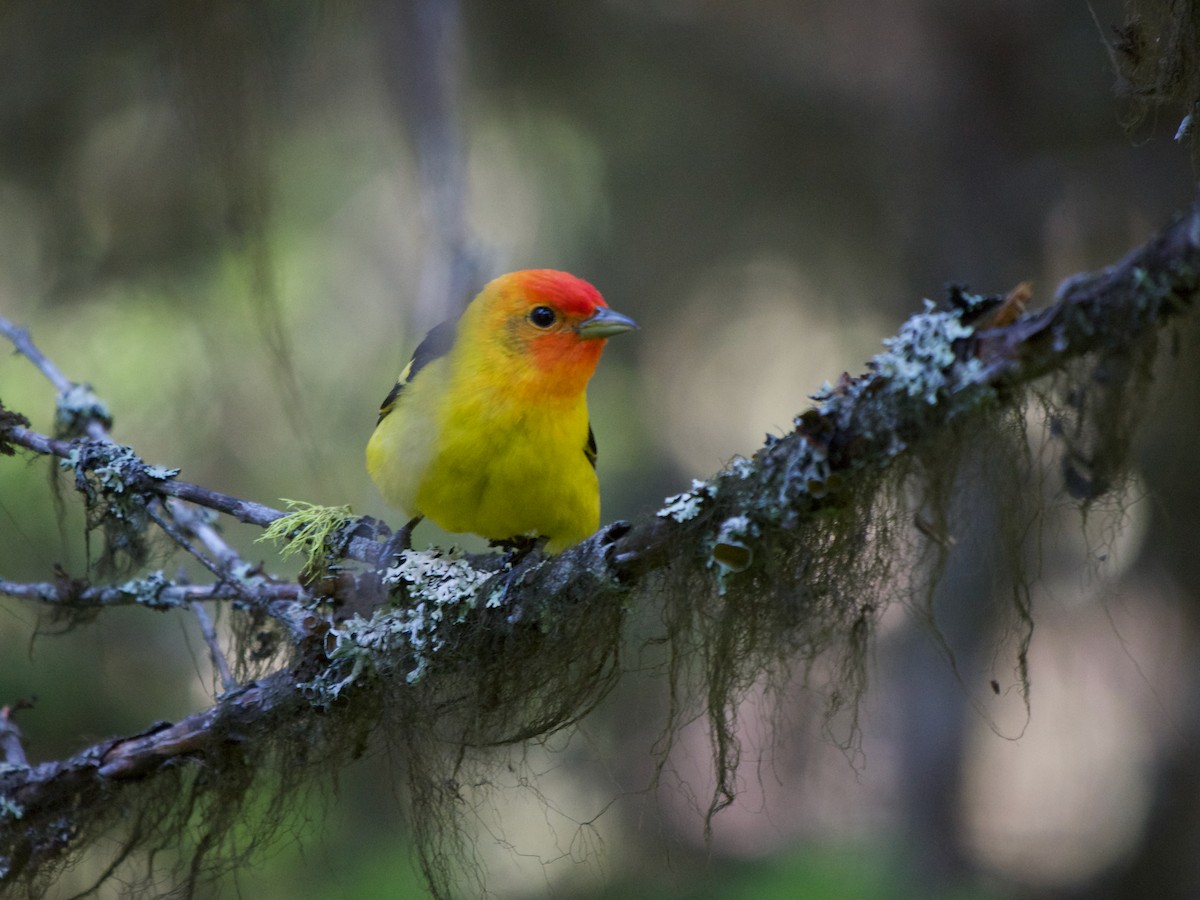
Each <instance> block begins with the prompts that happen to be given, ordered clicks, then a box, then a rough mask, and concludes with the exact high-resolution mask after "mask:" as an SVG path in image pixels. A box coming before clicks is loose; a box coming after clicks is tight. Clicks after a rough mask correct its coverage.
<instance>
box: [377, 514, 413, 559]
mask: <svg viewBox="0 0 1200 900" xmlns="http://www.w3.org/2000/svg"><path fill="white" fill-rule="evenodd" d="M422 518H423V517H422V516H414V517H413V518H411V519H409V520H408V521H407V522H405V523H404V525H403V526H401V527H400V528H399V529H398V530H397V531H396V533H395V534H393V535H392V536H391V537H390V538H388V541H387V543H386V544H384V545H383V549H382V551H380V554H379V559H380V562H381V563H382V564H383V566H384V568H386V567H388V566H390V565H391V564H392V563H393V562H394V561H395V560H396V557H398V556H399V555H400V554H401V553H403V552H404V551H406V550H411V549H412V533H413V529H414V528H416V527H417V525H418V524H419V523H420V521H421V519H422Z"/></svg>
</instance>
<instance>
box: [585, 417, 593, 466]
mask: <svg viewBox="0 0 1200 900" xmlns="http://www.w3.org/2000/svg"><path fill="white" fill-rule="evenodd" d="M583 455H584V456H586V457H587V461H588V462H590V463H591V464H592V468H593V469H594V468H596V433H595V432H594V431H592V425H591V423H590V422H589V423H588V439H587V443H586V444H585V445H584V447H583Z"/></svg>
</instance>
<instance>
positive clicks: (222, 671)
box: [192, 601, 238, 694]
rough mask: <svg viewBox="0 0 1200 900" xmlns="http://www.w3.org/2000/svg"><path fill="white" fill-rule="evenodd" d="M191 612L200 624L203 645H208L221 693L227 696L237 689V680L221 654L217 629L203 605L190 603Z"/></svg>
mask: <svg viewBox="0 0 1200 900" xmlns="http://www.w3.org/2000/svg"><path fill="white" fill-rule="evenodd" d="M192 612H193V613H195V615H196V621H197V622H199V623H200V633H201V634H202V635H204V643H206V644H208V655H209V656H210V657H212V663H213V668H215V669H216V670H217V675H218V676H219V677H220V679H221V691H222V693H225V694H228V693H229V692H230V691H232V690H234V689H235V688H237V686H238V683H237V679H236V678H234V677H233V672H232V670H230V668H229V662H228V661H227V660H226V659H225V654H224V653H222V652H221V644H220V642H218V641H217V629H216V628H215V627H213V620H212V617H211V616H210V615H209V614H208V610H206V609H205V608H204V604H203V603H200V602H198V601H196V602H193V603H192Z"/></svg>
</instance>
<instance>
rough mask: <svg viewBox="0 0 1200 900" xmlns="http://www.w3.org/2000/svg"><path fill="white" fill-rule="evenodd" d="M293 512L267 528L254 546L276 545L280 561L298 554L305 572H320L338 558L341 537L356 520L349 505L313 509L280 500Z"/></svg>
mask: <svg viewBox="0 0 1200 900" xmlns="http://www.w3.org/2000/svg"><path fill="white" fill-rule="evenodd" d="M283 502H284V503H285V504H287V508H288V509H290V510H294V512H291V513H289V514H287V515H285V516H280V517H279V518H278V519H276V520H275V521H274V522H272V523H271V524H270V525H268V526H267V528H266V530H265V531H263V533H262V534H261V535H260V536H259V537H258V538H256V539H255V543H261V542H263V541H271V542H273V543H275V544H279V545H281V546H280V550H279V554H280V556H282V557H283V558H284V559H288V558H290V557H292V556H296V555H297V554H300V555H302V556H303V559H304V568H305V570H306V571H310V572H314V571H322V570H324V569H325V568H327V567H328V565H329V562H330V561H331V560H332V559H333V558H334V557H337V556H340V554H341V553H342V551H343V549H344V547H343V546H342V545H343V543H344V541H343V535H344V534H345V533H346V530H347V528H348V527H349V526H351V525H352V523H354V522H355V521H357V520H356V518H355V516H354V514H353V512H352V511H351V509H350V507H349V506H317V505H316V504H314V503H307V502H305V501H303V500H286V499H285V500H284V501H283Z"/></svg>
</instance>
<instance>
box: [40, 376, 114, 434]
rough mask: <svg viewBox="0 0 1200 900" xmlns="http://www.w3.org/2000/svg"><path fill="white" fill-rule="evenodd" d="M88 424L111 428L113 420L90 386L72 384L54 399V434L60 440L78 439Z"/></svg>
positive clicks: (85, 431) (84, 432)
mask: <svg viewBox="0 0 1200 900" xmlns="http://www.w3.org/2000/svg"><path fill="white" fill-rule="evenodd" d="M89 422H99V423H100V424H102V425H103V426H104V427H105V428H111V427H112V423H113V419H112V413H111V412H109V409H108V406H107V405H106V404H105V402H104V401H103V400H101V399H100V397H99V396H98V395H97V394H96V392H95V391H93V390H92V386H91V385H90V384H73V385H71V386H70V387H69V388H67V390H65V391H63V392H62V393H60V394H59V395H58V397H57V398H55V403H54V433H55V435H57V436H58V437H60V438H73V437H80V436H81V435H84V434H86V433H87V426H88V423H89Z"/></svg>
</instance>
